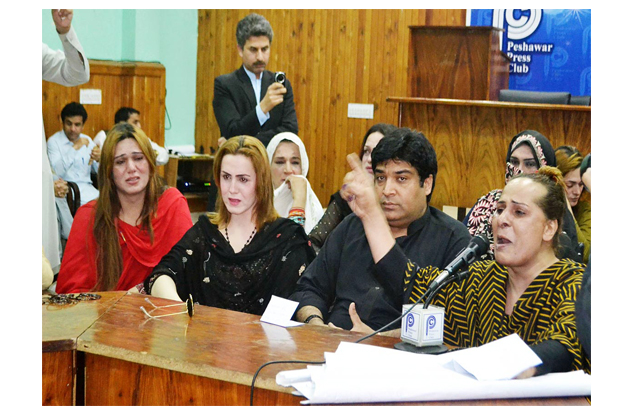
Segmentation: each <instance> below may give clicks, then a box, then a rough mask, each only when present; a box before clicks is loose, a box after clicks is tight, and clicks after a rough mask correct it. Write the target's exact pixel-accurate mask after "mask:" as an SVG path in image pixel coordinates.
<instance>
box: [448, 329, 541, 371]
mask: <svg viewBox="0 0 625 415" xmlns="http://www.w3.org/2000/svg"><path fill="white" fill-rule="evenodd" d="M450 355H451V357H452V359H453V361H454V363H455V364H456V365H459V366H460V367H461V368H462V369H464V370H466V371H467V372H469V373H470V374H472V375H473V376H475V378H476V379H477V380H507V379H512V378H514V377H515V376H516V375H518V374H519V373H521V372H523V371H524V370H526V369H529V368H531V367H534V366H538V365H540V364H541V363H542V360H540V358H539V357H538V356H537V355H536V353H534V351H533V350H532V349H530V347H529V346H528V345H527V344H526V343H525V342H524V341H523V340H522V339H521V338H520V337H519V335H518V334H516V333H514V334H511V335H510V336H506V337H503V338H501V339H497V340H495V341H492V342H490V343H486V344H484V345H482V346H479V347H471V348H469V349H463V350H458V351H455V352H451V353H450Z"/></svg>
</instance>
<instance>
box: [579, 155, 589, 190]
mask: <svg viewBox="0 0 625 415" xmlns="http://www.w3.org/2000/svg"><path fill="white" fill-rule="evenodd" d="M590 170H591V169H590V153H588V155H587V156H586V157H584V160H583V161H582V165H581V166H580V169H579V172H580V173H581V175H582V182H584V187H586V189H587V190H588V193H591V190H590Z"/></svg>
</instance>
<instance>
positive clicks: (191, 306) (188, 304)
mask: <svg viewBox="0 0 625 415" xmlns="http://www.w3.org/2000/svg"><path fill="white" fill-rule="evenodd" d="M145 301H147V302H148V303H149V304H150V305H151V306H152V307H153V309H152V310H150V312H148V311H147V310H146V309H145V307H143V306H141V307H139V308H140V309H141V311H143V313H144V314H145V315H146V316H147V317H148V318H161V317H165V316H174V315H176V314H185V313H187V314H189V317H193V314H194V312H195V309H194V304H193V296H191V294H189V298H188V299H187V301H185V302H184V303H179V304H170V305H161V306H157V305H154V304H152V302H151V301H150V299H149V298H146V299H145ZM180 306H186V308H187V309H186V310H185V311H180V312H177V313H170V314H160V315H157V316H153V315H152V313H153V312H154V311H156V310H158V309H159V308H168V307H180Z"/></svg>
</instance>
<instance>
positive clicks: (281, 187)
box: [267, 133, 323, 234]
mask: <svg viewBox="0 0 625 415" xmlns="http://www.w3.org/2000/svg"><path fill="white" fill-rule="evenodd" d="M267 154H268V156H269V160H270V162H271V181H272V183H273V190H274V200H273V203H274V206H275V208H276V210H277V211H278V214H279V215H280V216H282V217H283V218H286V217H288V218H289V219H291V220H293V221H295V222H296V223H298V224H300V225H302V226H303V227H304V229H305V230H306V233H307V234H308V233H309V232H310V231H311V230H312V229H313V228H314V227H315V225H316V224H317V222H319V219H321V216H323V206H321V202H319V199H318V198H317V195H316V194H315V192H314V191H313V189H312V187H311V186H310V183H309V182H308V179H307V178H306V176H307V175H308V167H309V163H308V154H307V153H306V147H305V146H304V143H303V142H302V140H301V139H300V138H299V137H298V136H296V135H295V134H293V133H280V134H276V136H275V137H273V138H272V139H271V141H270V142H269V144H268V145H267Z"/></svg>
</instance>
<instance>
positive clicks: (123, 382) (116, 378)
mask: <svg viewBox="0 0 625 415" xmlns="http://www.w3.org/2000/svg"><path fill="white" fill-rule="evenodd" d="M145 298H146V296H143V295H139V294H126V295H124V296H123V297H121V298H120V299H119V301H116V302H115V303H114V304H112V305H110V307H108V308H107V309H106V312H105V313H103V314H102V315H101V316H100V317H99V318H97V319H95V320H94V321H93V322H92V324H90V326H89V327H88V328H87V329H86V330H85V331H84V332H82V333H81V334H80V335H79V336H78V339H77V342H76V350H77V351H78V353H83V354H84V367H85V379H84V380H85V382H84V383H85V391H84V392H85V404H86V405H249V401H250V389H251V388H250V385H251V383H252V378H253V376H254V373H255V372H256V371H257V370H258V369H259V367H260V366H261V365H263V364H264V363H267V362H270V361H277V360H298V361H322V360H323V358H324V355H323V354H324V352H326V351H334V350H336V348H337V347H338V345H339V343H340V342H341V341H356V340H357V339H359V338H360V337H361V336H360V335H358V334H352V333H350V332H344V331H338V330H332V329H329V328H326V327H316V326H301V327H296V328H289V329H286V328H283V327H278V326H273V325H270V324H266V323H261V322H260V320H259V317H258V316H255V315H250V314H244V313H238V312H234V311H228V310H222V309H217V308H212V307H204V306H196V307H195V315H194V316H193V318H189V316H188V315H186V314H180V315H174V316H167V317H163V318H159V319H149V318H147V317H146V316H145V314H144V313H143V312H142V311H141V310H140V306H142V305H143V306H144V307H145V308H146V309H147V310H150V309H151V306H150V305H149V304H148V303H147V302H146V301H145ZM149 298H150V300H151V301H152V302H153V303H154V304H156V305H168V304H175V303H174V302H173V301H169V300H165V299H160V298H153V297H149ZM175 309H176V307H173V308H167V309H159V310H156V311H155V312H154V315H157V314H159V313H165V312H174V311H176V310H175ZM182 309H183V308H182V307H181V308H180V309H179V310H182ZM367 343H369V344H375V345H379V346H382V347H393V345H394V344H395V343H397V339H392V338H387V337H381V336H376V337H374V338H372V339H370V340H367ZM304 367H305V365H303V364H278V365H269V366H267V367H265V368H264V369H262V370H261V372H260V374H259V375H258V377H257V379H256V383H255V388H254V405H299V402H300V401H301V400H303V399H304V398H302V397H297V396H294V395H293V394H292V389H290V388H283V387H281V386H278V385H277V384H276V383H275V377H276V374H277V373H278V372H280V371H282V370H291V369H301V368H304ZM421 404H427V403H421ZM436 404H465V405H466V404H475V405H479V404H482V405H492V404H500V405H501V404H506V405H515V404H516V405H579V404H587V402H586V400H585V399H584V398H555V399H519V400H495V401H472V402H466V401H465V402H437V403H436Z"/></svg>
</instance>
